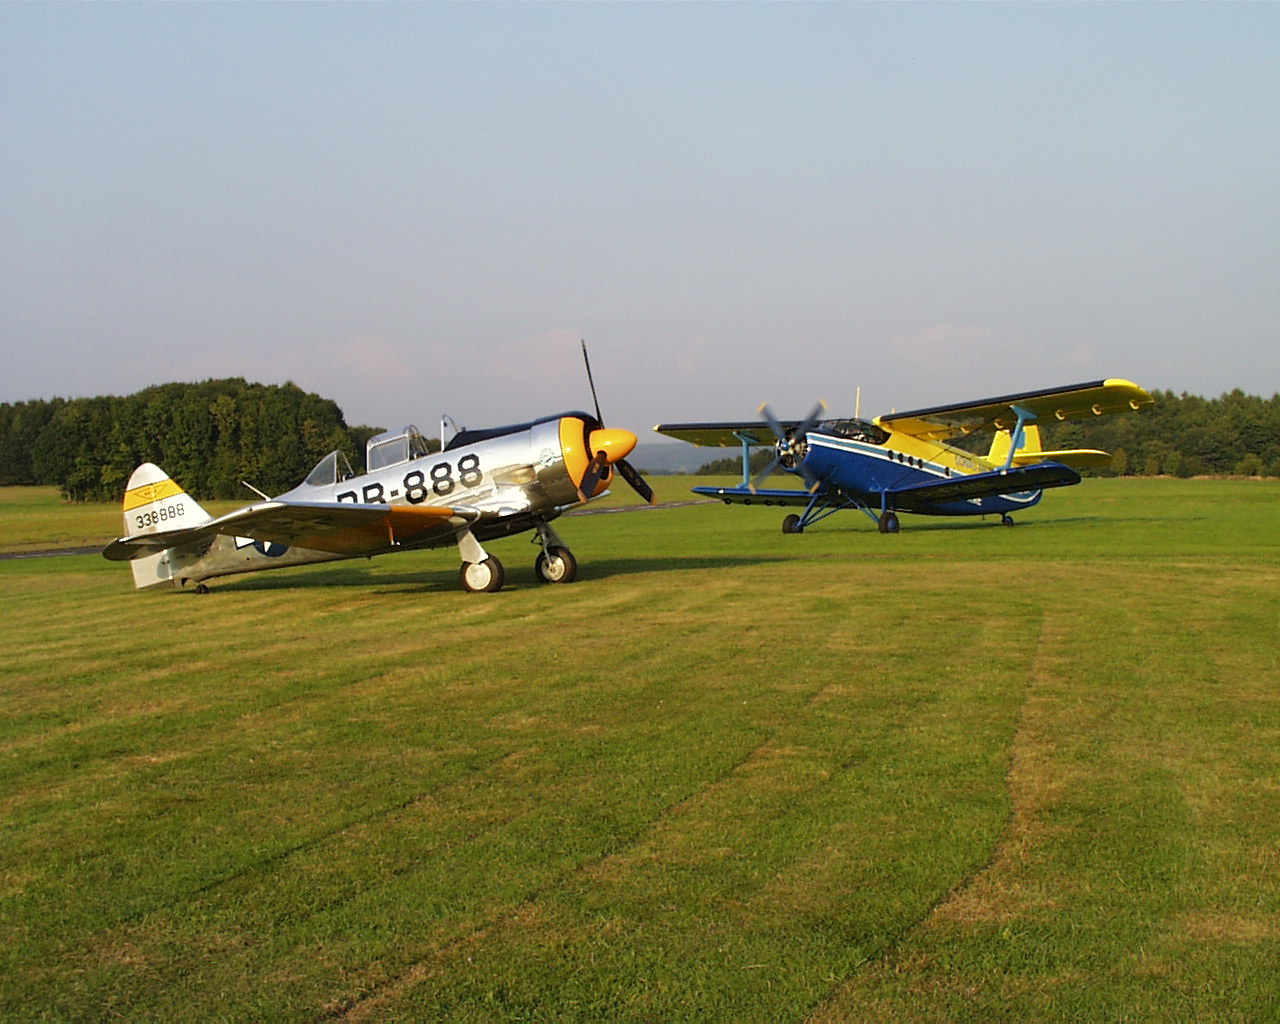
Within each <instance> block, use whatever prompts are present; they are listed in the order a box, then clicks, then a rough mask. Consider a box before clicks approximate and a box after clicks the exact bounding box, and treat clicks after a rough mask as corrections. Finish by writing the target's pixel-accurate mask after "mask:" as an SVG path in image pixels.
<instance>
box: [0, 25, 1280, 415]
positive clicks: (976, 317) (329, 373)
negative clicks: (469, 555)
mask: <svg viewBox="0 0 1280 1024" xmlns="http://www.w3.org/2000/svg"><path fill="white" fill-rule="evenodd" d="M1278 54H1280V5H1276V4H1266V3H1254V4H1242V5H1234V4H1206V5H1201V4H1163V3H1159V4H1137V5H1126V4H1047V5H1043V4H1029V5H1024V4H956V5H952V4H947V5H934V4H914V3H913V4H891V5H888V4H886V5H881V4H812V5H811V4H785V5H771V4H712V5H696V4H695V5H687V4H607V5H606V4H565V5H560V4H516V5H508V4H466V5H453V4H343V3H335V4H328V3H326V4H269V5H268V4H102V5H85V4H43V3H40V4H32V3H4V4H0V140H2V142H0V145H2V146H3V150H2V151H0V155H2V158H0V347H2V353H3V370H2V373H0V401H19V400H23V399H29V398H49V397H53V396H55V395H62V396H80V395H94V394H126V393H130V392H132V391H135V390H138V389H140V388H143V387H146V386H148V385H150V384H155V383H161V382H165V381H171V380H200V379H204V378H207V377H227V376H242V377H246V378H249V379H251V380H260V381H264V382H283V381H286V380H292V381H294V382H295V383H297V384H298V385H300V386H302V387H304V388H306V389H307V390H312V391H318V392H320V393H322V394H324V395H327V396H330V397H332V398H334V399H336V400H337V402H338V403H339V404H340V405H341V406H342V408H343V409H344V411H345V412H346V415H347V418H348V420H349V421H350V422H352V423H375V424H380V425H383V426H388V427H390V426H398V425H400V424H402V423H405V422H411V421H412V422H417V423H418V424H419V425H420V426H422V427H423V428H424V429H426V430H428V432H434V430H435V429H436V426H437V425H438V423H439V419H440V414H441V413H442V412H448V413H450V414H451V415H452V416H453V417H454V418H455V419H456V420H458V421H459V422H460V423H465V424H467V425H469V426H482V425H485V424H494V423H499V422H512V421H516V420H522V419H527V418H530V417H532V416H535V415H540V414H543V413H550V412H555V411H559V410H561V409H565V408H572V407H589V404H590V395H589V392H588V391H587V388H586V384H585V379H584V377H583V374H582V370H581V363H580V356H579V353H578V339H579V338H586V340H587V342H588V344H589V345H590V348H591V356H592V364H593V369H594V370H595V375H596V383H597V385H598V387H599V390H600V398H601V402H602V404H603V406H604V411H605V415H606V418H607V419H608V420H609V421H610V422H611V424H615V425H619V426H631V427H633V428H634V429H638V430H642V431H643V430H647V429H648V427H649V426H651V425H652V424H653V423H655V422H658V421H660V420H668V421H669V420H691V419H724V418H740V417H748V416H752V415H754V410H755V408H756V406H757V405H759V404H760V402H762V401H765V400H768V401H769V402H770V403H771V404H772V406H773V408H774V409H775V411H777V412H778V413H779V414H780V415H795V416H799V415H803V414H804V413H805V412H807V411H808V409H809V407H810V406H811V405H812V404H813V401H814V400H815V399H816V398H818V397H823V398H826V399H828V400H829V401H830V402H831V403H832V405H833V407H834V408H835V409H836V410H837V411H844V412H851V411H852V408H853V402H854V393H855V388H857V387H859V386H860V387H861V388H862V400H863V404H862V412H863V414H864V415H871V414H875V413H878V412H885V411H888V410H889V409H890V408H895V407H896V408H906V407H910V406H919V405H926V404H936V403H941V402H947V401H952V400H957V401H958V400H961V399H967V398H981V397H986V396H988V395H992V394H1000V393H1006V392H1009V391H1017V390H1024V389H1029V388H1033V387H1038V386H1051V385H1057V384H1066V383H1073V382H1076V381H1080V380H1086V379H1092V378H1095V377H1107V376H1121V377H1128V378H1130V379H1133V380H1136V381H1138V382H1139V383H1141V384H1144V385H1146V386H1148V387H1153V388H1171V389H1173V390H1175V391H1190V392H1193V393H1198V394H1205V395H1216V394H1219V393H1221V392H1222V391H1224V390H1228V389H1230V388H1233V387H1241V388H1244V389H1245V390H1246V391H1249V392H1252V393H1256V394H1263V395H1267V396H1270V395H1271V394H1272V393H1274V392H1276V391H1280V344H1278V342H1280V331H1278V329H1277V328H1278V325H1280V57H1278Z"/></svg>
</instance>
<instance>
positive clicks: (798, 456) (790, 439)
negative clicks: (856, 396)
mask: <svg viewBox="0 0 1280 1024" xmlns="http://www.w3.org/2000/svg"><path fill="white" fill-rule="evenodd" d="M757 411H758V412H759V413H760V415H761V416H762V417H764V421H765V423H767V424H768V425H769V429H770V430H771V431H773V436H774V437H776V438H777V439H778V443H777V446H776V449H775V451H774V455H773V458H772V459H771V460H770V462H769V464H768V465H767V466H765V467H764V469H762V470H760V472H759V473H757V474H756V476H755V479H754V480H752V481H751V493H752V494H754V493H755V492H756V489H757V488H758V487H759V486H760V484H761V483H763V482H764V479H765V477H767V476H768V475H769V474H770V473H772V472H773V471H774V470H775V469H777V468H778V466H779V465H781V466H782V467H783V468H784V469H795V468H796V467H799V469H800V473H801V475H802V476H803V477H804V479H805V482H806V483H808V484H809V490H811V491H813V490H817V487H818V483H819V481H818V480H817V479H816V478H815V477H814V476H813V475H812V473H810V472H809V469H808V467H806V466H805V464H804V457H805V455H806V454H807V453H808V450H809V446H808V444H807V443H806V442H805V435H806V434H808V433H809V431H810V430H811V429H813V427H814V426H815V425H817V423H818V418H819V417H820V416H821V415H822V414H823V413H824V412H826V411H827V403H826V402H823V401H821V400H819V402H818V404H817V405H815V406H814V407H813V412H811V413H809V415H808V417H807V418H806V419H805V421H804V422H803V423H801V424H800V425H799V426H797V427H796V428H795V429H793V430H787V429H786V428H784V427H783V426H782V424H781V423H779V422H778V419H777V417H775V416H774V415H773V413H772V412H771V411H770V409H769V403H767V402H766V403H765V404H764V405H762V406H760V408H759V409H758V410H757Z"/></svg>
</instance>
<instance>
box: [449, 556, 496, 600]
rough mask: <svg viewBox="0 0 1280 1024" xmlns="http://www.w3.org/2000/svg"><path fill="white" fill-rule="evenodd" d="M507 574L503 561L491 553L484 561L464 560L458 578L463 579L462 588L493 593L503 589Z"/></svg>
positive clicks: (475, 591)
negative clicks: (504, 570) (503, 567)
mask: <svg viewBox="0 0 1280 1024" xmlns="http://www.w3.org/2000/svg"><path fill="white" fill-rule="evenodd" d="M505 576H506V574H505V573H504V572H503V569H502V563H501V562H499V561H498V560H497V559H496V558H494V557H493V556H492V555H490V556H489V557H488V558H486V559H485V560H484V561H483V562H463V563H462V569H461V571H460V572H459V573H458V578H459V579H460V580H461V581H462V589H463V590H466V591H469V592H470V593H472V594H479V593H485V594H492V593H494V591H497V590H501V589H502V583H503V580H504V579H505Z"/></svg>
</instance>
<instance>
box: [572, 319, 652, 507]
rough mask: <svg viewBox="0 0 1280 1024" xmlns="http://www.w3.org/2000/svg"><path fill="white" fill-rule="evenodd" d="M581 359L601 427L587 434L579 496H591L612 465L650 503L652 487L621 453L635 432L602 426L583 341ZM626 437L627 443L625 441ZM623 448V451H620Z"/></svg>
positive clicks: (602, 421)
mask: <svg viewBox="0 0 1280 1024" xmlns="http://www.w3.org/2000/svg"><path fill="white" fill-rule="evenodd" d="M582 361H583V363H585V364H586V367H587V383H588V384H589V385H590V386H591V401H592V402H593V403H594V404H595V407H596V422H597V423H599V424H600V428H599V429H598V430H593V431H591V432H590V433H589V434H588V436H587V441H588V445H589V446H590V449H591V451H592V456H591V461H590V463H588V464H587V471H586V472H585V473H584V474H583V475H582V483H581V484H579V485H578V496H579V497H580V498H581V499H582V500H583V501H586V500H587V499H588V498H589V497H591V495H592V494H594V493H595V490H596V488H597V487H598V486H600V481H601V479H602V478H603V477H604V476H605V474H607V473H608V472H609V467H610V466H614V467H616V468H617V470H618V475H619V476H621V477H622V479H623V480H625V481H626V482H627V483H628V484H630V485H631V489H632V490H633V491H635V492H636V493H637V494H638V495H640V497H641V498H643V499H644V500H645V501H646V502H648V503H649V504H650V505H653V504H655V503H656V502H657V498H655V497H654V495H653V488H652V487H650V486H649V485H648V483H646V482H645V479H644V477H642V476H641V475H640V472H639V471H638V470H637V469H636V468H635V467H634V466H632V465H631V463H629V462H628V461H627V460H626V459H625V458H623V455H625V454H626V452H629V451H630V450H631V448H632V447H633V446H634V445H635V440H636V438H635V435H634V434H632V433H630V432H629V431H624V430H610V429H608V428H606V427H605V425H604V417H603V416H601V415H600V399H598V398H597V397H596V382H595V381H594V380H593V379H592V377H591V360H590V359H589V358H587V343H586V342H585V341H584V342H582ZM624 435H625V436H624ZM628 438H629V439H630V444H629V445H628V444H627V443H626V439H628ZM624 447H625V448H626V451H622V449H623V448H624ZM611 449H612V450H611ZM619 451H622V454H621V455H619V454H617V452H619Z"/></svg>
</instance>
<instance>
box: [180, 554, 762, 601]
mask: <svg viewBox="0 0 1280 1024" xmlns="http://www.w3.org/2000/svg"><path fill="white" fill-rule="evenodd" d="M785 558H786V556H785V555H763V556H742V555H719V556H715V557H707V556H704V557H698V556H695V557H693V558H687V557H680V558H672V557H668V556H654V557H652V558H613V559H605V560H603V561H599V562H593V563H592V564H591V566H590V567H588V568H586V569H582V570H579V572H578V577H577V578H578V580H579V581H580V582H588V583H589V582H590V581H592V580H605V579H608V578H610V577H612V576H634V575H640V574H642V573H653V572H671V571H673V570H687V569H693V570H709V569H734V568H742V567H749V566H753V565H760V564H763V563H765V562H776V561H783V560H785ZM456 579H457V572H456V570H455V571H450V570H449V569H439V570H435V569H432V570H427V571H422V570H419V571H414V570H412V569H403V570H397V571H396V572H394V573H379V574H378V575H376V576H375V575H373V574H372V573H370V571H369V570H368V569H367V568H358V569H357V568H342V569H331V570H327V571H326V570H312V571H310V572H304V573H298V574H296V575H290V574H284V575H283V576H265V575H264V576H254V577H250V578H241V579H238V580H234V581H228V582H227V583H225V584H223V585H222V586H220V587H217V588H212V589H211V590H210V593H211V594H212V593H217V592H218V591H222V592H225V593H237V594H244V593H253V592H265V591H276V590H303V589H311V588H324V589H327V588H332V587H375V588H377V593H379V594H390V593H404V592H405V591H418V592H422V593H440V592H444V591H451V590H454V589H456V588H455V582H456ZM508 581H509V584H510V587H511V589H512V590H525V589H528V590H537V589H546V587H547V586H548V585H547V584H544V583H540V582H539V581H538V580H537V577H536V576H535V574H534V573H533V572H532V571H531V572H529V573H528V578H527V579H524V578H520V577H516V576H514V575H513V576H512V577H508ZM188 593H193V594H194V593H195V592H194V591H188Z"/></svg>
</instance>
